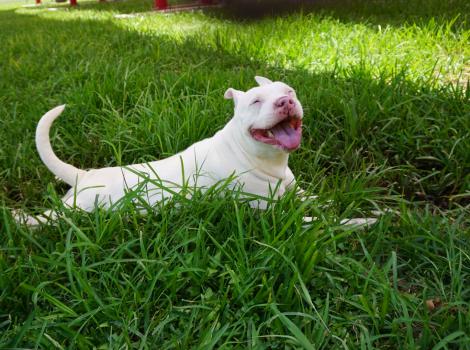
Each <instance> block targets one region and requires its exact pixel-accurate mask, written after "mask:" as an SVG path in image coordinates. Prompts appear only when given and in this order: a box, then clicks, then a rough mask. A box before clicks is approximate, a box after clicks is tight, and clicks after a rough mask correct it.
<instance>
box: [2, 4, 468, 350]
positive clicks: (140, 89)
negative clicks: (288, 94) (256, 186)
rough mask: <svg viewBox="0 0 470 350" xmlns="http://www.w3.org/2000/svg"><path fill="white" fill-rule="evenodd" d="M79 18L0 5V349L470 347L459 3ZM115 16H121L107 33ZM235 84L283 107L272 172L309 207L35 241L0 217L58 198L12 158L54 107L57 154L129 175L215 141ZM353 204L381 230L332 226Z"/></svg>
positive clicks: (229, 207) (101, 216) (43, 233)
mask: <svg viewBox="0 0 470 350" xmlns="http://www.w3.org/2000/svg"><path fill="white" fill-rule="evenodd" d="M79 3H80V6H79V7H78V8H77V9H70V8H69V7H68V5H56V4H52V3H46V4H45V5H43V6H41V7H33V8H21V7H17V5H3V6H2V7H0V43H1V50H0V62H2V63H1V65H0V203H1V206H0V218H1V219H0V229H1V233H0V348H45V349H51V348H83V349H88V348H92V347H93V346H94V347H96V348H112V349H115V348H137V349H145V348H150V349H155V348H158V349H167V348H179V349H188V348H200V349H210V348H214V349H219V348H242V349H243V348H252V349H263V348H265V349H271V348H273V349H274V348H284V349H294V348H307V349H336V348H338V349H348V348H349V349H354V348H363V349H373V348H376V349H397V348H402V349H445V348H449V349H457V348H459V349H470V346H469V344H470V337H469V336H468V334H470V310H469V309H470V306H469V301H470V284H469V282H470V230H469V224H470V220H469V217H470V216H469V214H470V210H469V205H470V201H469V198H470V175H469V173H470V92H469V89H468V88H467V87H468V74H469V72H470V63H469V60H470V45H468V42H469V37H470V30H469V27H468V13H470V11H469V5H468V3H467V2H466V1H448V2H443V1H437V0H431V1H420V0H413V1H406V2H405V1H394V2H393V4H384V1H373V2H365V1H360V0H354V1H347V2H340V1H337V2H327V3H325V4H323V5H317V6H315V7H313V8H310V9H308V10H304V11H303V12H296V13H293V14H287V15H282V16H274V17H269V18H264V19H261V20H257V21H246V22H245V21H239V20H236V19H233V18H231V17H230V16H225V15H224V16H222V15H220V14H219V13H218V12H210V13H199V12H198V13H184V14H172V15H160V14H155V13H142V12H144V11H147V10H148V9H149V8H150V7H151V2H149V1H136V2H134V1H122V2H115V3H105V4H99V3H97V2H94V1H93V2H85V1H81V2H80V1H79ZM50 6H56V7H57V8H59V10H57V11H49V10H47V7H50ZM127 12H139V13H141V14H140V15H139V16H138V17H136V18H131V19H116V18H114V15H115V14H118V13H127ZM255 74H258V75H265V76H267V77H270V78H272V79H279V80H283V81H285V82H286V83H288V84H290V85H292V86H293V87H294V88H295V89H296V90H297V93H298V96H299V99H300V100H301V101H302V103H303V106H304V110H305V129H304V139H303V144H302V147H301V149H300V150H298V151H296V152H295V153H293V154H292V156H291V159H290V164H291V168H292V169H293V171H294V174H296V176H297V178H298V179H299V182H300V184H301V186H302V187H303V188H305V189H307V190H308V191H309V192H312V193H314V194H318V195H319V196H320V197H319V199H318V201H314V202H307V203H304V204H301V203H299V202H298V200H297V199H296V198H295V196H294V194H293V193H290V194H288V195H287V196H286V197H285V198H283V199H282V200H281V201H280V203H277V205H275V206H273V207H271V208H270V209H269V210H267V211H266V212H257V211H253V210H251V209H250V208H249V207H248V206H247V205H246V204H244V203H242V202H240V201H238V200H237V199H236V198H233V196H231V195H227V194H225V195H224V194H222V193H220V190H214V192H212V193H206V194H201V193H197V192H196V193H195V195H194V198H193V199H191V200H187V199H185V198H183V197H182V198H175V199H174V201H173V202H172V203H170V204H169V205H167V206H165V207H162V208H159V209H158V210H155V213H154V214H151V215H147V216H144V217H142V216H139V215H137V214H136V212H135V210H134V208H133V207H132V205H127V206H126V208H125V209H124V210H122V211H119V212H115V213H108V212H104V211H97V212H95V213H92V214H89V215H86V214H83V213H78V212H71V211H68V210H67V209H64V208H62V210H63V211H64V218H63V219H60V220H59V221H58V224H57V225H56V226H46V227H42V228H40V229H39V230H36V231H31V230H28V229H27V228H24V227H20V226H17V225H16V224H15V223H14V221H13V220H12V218H11V214H10V212H11V209H15V208H26V209H27V210H28V211H36V210H41V208H48V207H51V206H54V207H58V208H60V203H58V200H57V198H58V196H60V195H61V194H63V193H64V191H65V190H66V187H65V186H64V185H63V184H61V183H59V182H57V181H56V180H55V179H54V178H53V175H52V174H51V173H49V172H48V170H47V169H46V168H45V167H44V166H43V165H42V163H41V161H40V159H39V157H38V155H37V152H36V150H35V146H34V130H35V127H36V123H37V121H38V119H39V117H40V116H41V115H42V114H43V113H44V112H45V111H47V110H49V109H50V108H52V107H53V106H56V105H58V104H62V103H67V104H68V108H67V109H66V112H65V114H64V116H63V117H61V118H60V119H59V120H58V122H57V125H55V126H54V128H53V130H52V139H53V141H52V142H53V147H54V149H55V150H56V152H57V154H58V155H59V156H60V158H62V159H65V160H67V161H69V162H71V163H73V164H74V165H76V166H79V167H82V168H90V167H104V166H109V165H121V164H129V163H134V162H141V161H149V160H154V159H156V158H161V157H166V156H168V155H171V154H174V153H175V152H178V151H180V150H182V149H184V148H185V147H187V146H188V145H190V144H192V143H194V142H195V141H197V140H200V139H202V138H204V137H208V136H210V135H212V134H213V133H214V132H215V131H216V130H218V129H220V128H221V127H222V126H223V125H224V124H225V123H226V122H227V120H229V118H230V117H231V113H232V109H233V107H232V105H231V102H229V101H226V100H224V99H223V93H224V91H225V89H226V88H228V87H230V86H232V87H235V88H238V89H246V88H249V87H251V86H253V85H254V84H255V82H254V80H253V76H254V75H255ZM234 195H235V197H236V194H234ZM330 199H333V200H334V205H333V206H331V207H328V208H325V207H323V206H322V204H325V203H326V202H327V201H328V200H330ZM375 206H379V207H391V208H394V209H399V210H400V212H401V216H400V217H399V218H398V217H394V216H390V215H387V216H384V217H383V218H382V219H381V220H380V222H379V223H378V224H377V225H376V226H374V227H372V228H371V229H369V230H366V231H353V230H346V229H344V228H342V227H340V226H339V225H338V221H339V220H340V219H342V218H345V217H351V216H364V215H366V214H367V211H368V210H369V209H371V208H373V207H375ZM304 215H314V216H317V217H319V218H320V219H319V220H317V221H315V222H314V223H313V224H312V225H311V226H309V227H305V226H303V224H302V217H303V216H304ZM429 300H433V301H434V305H435V308H434V309H432V308H429V307H428V306H427V304H426V301H429Z"/></svg>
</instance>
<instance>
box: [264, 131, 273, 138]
mask: <svg viewBox="0 0 470 350" xmlns="http://www.w3.org/2000/svg"><path fill="white" fill-rule="evenodd" d="M266 135H268V137H271V138H272V137H274V134H273V132H272V131H271V130H268V131H267V132H266Z"/></svg>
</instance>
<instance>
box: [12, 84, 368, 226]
mask: <svg viewBox="0 0 470 350" xmlns="http://www.w3.org/2000/svg"><path fill="white" fill-rule="evenodd" d="M255 79H256V81H257V82H258V84H259V86H258V87H254V88H252V89H250V90H248V91H246V92H242V91H238V90H235V89H232V88H229V89H228V90H227V91H226V93H225V98H227V99H233V100H234V103H235V113H234V116H233V118H232V119H231V120H230V121H229V122H228V123H227V124H226V125H225V127H224V128H223V129H222V130H220V131H218V132H217V133H216V134H215V135H214V136H212V137H210V138H207V139H204V140H202V141H199V142H197V143H195V144H193V145H192V146H190V147H188V148H187V149H186V150H184V151H182V152H180V153H178V154H175V155H173V156H171V157H169V158H166V159H162V160H157V161H154V162H150V163H141V164H133V165H129V166H125V167H119V166H117V167H108V168H101V169H91V170H81V169H78V168H76V167H74V166H73V165H70V164H67V163H65V162H63V161H62V160H60V159H59V158H58V157H57V156H56V155H55V153H54V151H53V150H52V147H51V143H50V140H49V129H50V127H51V125H52V123H53V122H54V120H55V119H56V118H57V117H58V116H59V115H60V114H61V113H62V111H63V110H64V108H65V105H62V106H58V107H56V108H54V109H52V110H50V111H49V112H47V113H46V114H45V115H44V116H43V117H42V118H41V120H40V121H39V123H38V126H37V129H36V146H37V149H38V152H39V155H40V157H41V159H42V161H43V162H44V164H45V165H46V166H47V168H48V169H49V170H50V171H51V172H52V173H54V174H55V175H56V176H57V177H58V178H60V179H61V180H63V181H65V182H66V183H68V184H69V185H70V186H71V189H70V190H69V191H68V192H67V194H66V195H65V196H64V197H63V199H62V200H63V202H64V204H65V205H66V206H68V207H71V208H80V209H82V210H85V211H92V210H93V209H95V208H96V206H100V207H104V208H110V207H111V206H112V205H113V204H115V203H117V202H118V201H119V200H120V199H122V198H123V197H124V196H125V194H126V192H127V191H129V190H133V189H135V188H139V186H142V185H143V190H142V191H143V196H142V198H143V199H144V200H145V201H146V202H147V203H148V204H149V205H150V206H153V205H154V204H155V203H157V202H159V201H162V200H164V199H165V198H169V197H171V196H172V194H173V193H174V192H178V191H179V190H180V189H181V188H182V186H183V185H187V186H191V187H192V186H197V187H198V188H201V189H204V188H208V187H210V186H212V185H215V184H217V183H218V182H220V181H221V180H223V179H227V178H229V177H232V176H234V181H233V182H232V187H235V186H237V185H240V186H242V188H243V191H244V192H247V193H251V194H255V195H258V196H260V197H270V196H274V197H279V196H282V195H283V194H284V192H285V191H286V190H287V189H288V188H290V187H292V186H294V184H295V179H294V175H293V173H292V171H291V170H290V169H289V167H288V158H289V152H288V151H286V150H285V149H282V148H281V147H278V146H272V145H268V144H265V143H262V142H259V141H257V140H255V139H254V138H253V136H252V135H251V133H250V130H251V129H252V128H263V129H268V128H270V127H272V126H274V125H275V124H277V123H278V122H279V121H280V120H282V118H283V113H282V112H283V111H282V110H281V108H280V107H279V106H278V105H277V104H276V101H279V99H281V98H283V97H285V96H288V97H289V98H290V99H291V100H292V101H294V102H293V104H292V106H291V109H290V111H291V113H295V114H296V116H297V117H298V118H303V111H302V106H301V104H300V102H299V100H298V99H297V97H296V95H295V92H294V89H292V88H291V87H290V86H288V85H286V84H284V83H282V82H272V81H270V80H269V79H267V78H263V77H256V78H255ZM284 117H285V110H284ZM149 180H150V181H149ZM255 205H256V206H257V207H260V208H264V207H265V206H266V203H265V202H264V201H262V200H261V201H257V202H256V204H255ZM54 217H55V213H54V212H53V211H47V212H46V213H44V215H43V216H40V217H32V216H20V217H18V218H17V219H18V220H19V221H22V222H24V223H26V224H27V225H37V224H39V223H41V222H45V221H47V220H48V219H50V218H54ZM351 220H353V221H352V222H351V221H348V224H352V225H370V224H371V223H373V222H374V221H375V219H351Z"/></svg>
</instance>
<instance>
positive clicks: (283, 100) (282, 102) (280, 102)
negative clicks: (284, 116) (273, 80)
mask: <svg viewBox="0 0 470 350" xmlns="http://www.w3.org/2000/svg"><path fill="white" fill-rule="evenodd" d="M294 104H295V102H294V99H292V98H290V97H289V96H283V97H280V98H278V99H277V100H276V102H275V103H274V105H275V106H276V107H279V108H282V107H293V106H294Z"/></svg>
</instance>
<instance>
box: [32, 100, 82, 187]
mask: <svg viewBox="0 0 470 350" xmlns="http://www.w3.org/2000/svg"><path fill="white" fill-rule="evenodd" d="M64 108H65V105H62V106H57V107H55V108H53V109H51V110H50V111H49V112H47V113H46V114H44V115H43V116H42V118H41V120H40V121H39V123H38V126H37V128H36V148H37V150H38V152H39V156H40V157H41V159H42V161H43V162H44V164H45V165H46V167H47V168H48V169H49V170H50V171H51V172H52V173H54V175H56V176H57V177H58V178H60V179H62V180H63V181H65V182H66V183H68V184H69V185H70V186H75V184H76V182H77V180H78V178H80V176H81V175H82V174H84V173H85V170H80V169H77V168H75V167H74V166H73V165H70V164H67V163H65V162H63V161H61V160H60V159H59V158H58V157H57V156H56V155H55V153H54V151H53V150H52V147H51V142H50V140H49V129H50V128H51V125H52V123H53V122H54V120H55V119H56V118H57V117H58V116H59V115H60V114H61V113H62V111H63V110H64Z"/></svg>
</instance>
